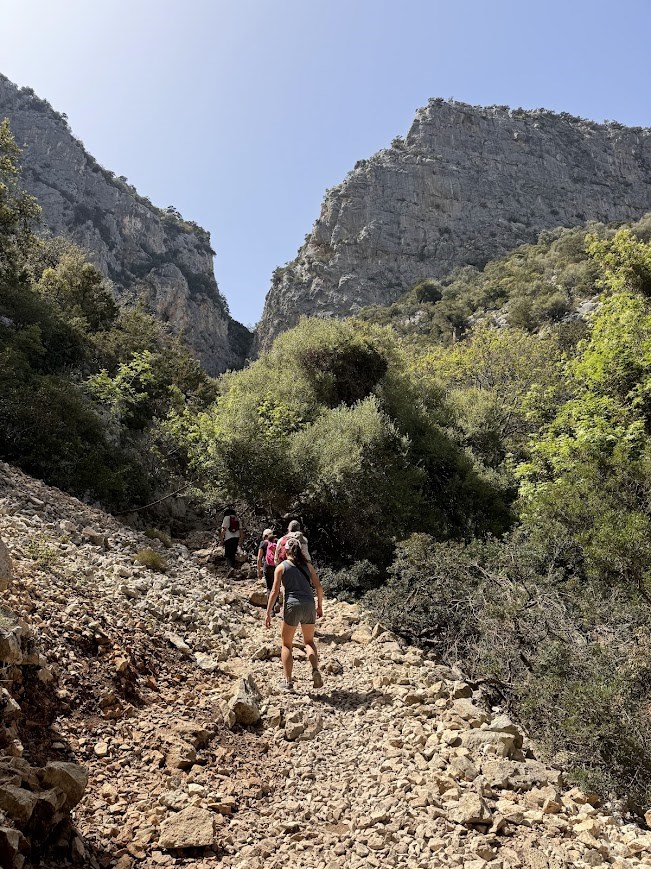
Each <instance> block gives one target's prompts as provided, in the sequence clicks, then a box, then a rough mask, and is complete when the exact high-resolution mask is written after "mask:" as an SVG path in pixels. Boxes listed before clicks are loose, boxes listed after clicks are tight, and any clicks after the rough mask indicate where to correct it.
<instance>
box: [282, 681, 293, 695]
mask: <svg viewBox="0 0 651 869" xmlns="http://www.w3.org/2000/svg"><path fill="white" fill-rule="evenodd" d="M278 687H279V688H280V690H281V691H284V692H285V693H286V694H293V693H294V683H293V682H288V681H287V679H281V680H280V682H279V684H278Z"/></svg>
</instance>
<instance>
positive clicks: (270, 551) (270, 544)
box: [264, 540, 277, 564]
mask: <svg viewBox="0 0 651 869" xmlns="http://www.w3.org/2000/svg"><path fill="white" fill-rule="evenodd" d="M276 545H277V544H276V541H275V540H268V541H267V551H266V552H265V555H264V560H265V563H266V564H275V563H276Z"/></svg>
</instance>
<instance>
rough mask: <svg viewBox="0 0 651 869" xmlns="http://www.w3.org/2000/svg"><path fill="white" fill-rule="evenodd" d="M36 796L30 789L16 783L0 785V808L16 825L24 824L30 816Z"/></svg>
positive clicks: (36, 799) (36, 800)
mask: <svg viewBox="0 0 651 869" xmlns="http://www.w3.org/2000/svg"><path fill="white" fill-rule="evenodd" d="M37 802H38V797H37V796H36V794H33V793H32V792H31V791H28V790H25V789H24V788H21V787H16V785H7V784H4V785H0V809H2V810H3V811H4V812H6V814H7V815H8V816H9V817H10V818H11V819H12V821H15V823H16V824H18V826H21V827H22V826H24V825H25V824H26V823H27V822H28V821H29V819H30V818H31V817H32V812H33V811H34V807H35V805H36V803H37Z"/></svg>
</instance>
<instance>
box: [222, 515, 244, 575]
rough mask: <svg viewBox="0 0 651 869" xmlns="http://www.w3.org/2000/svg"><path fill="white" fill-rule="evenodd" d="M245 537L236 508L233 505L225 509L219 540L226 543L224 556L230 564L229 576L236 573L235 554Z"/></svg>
mask: <svg viewBox="0 0 651 869" xmlns="http://www.w3.org/2000/svg"><path fill="white" fill-rule="evenodd" d="M243 538H244V529H243V528H242V523H241V522H240V520H239V517H238V515H237V513H236V512H235V510H233V508H232V507H228V509H226V510H224V518H223V519H222V524H221V528H220V529H219V542H220V543H223V544H224V557H225V558H226V561H227V562H228V564H229V565H230V568H231V569H230V570H229V571H228V574H227V575H228V576H229V577H231V576H234V575H235V564H236V560H235V556H236V555H237V547H238V546H239V545H240V543H241V542H242V540H243Z"/></svg>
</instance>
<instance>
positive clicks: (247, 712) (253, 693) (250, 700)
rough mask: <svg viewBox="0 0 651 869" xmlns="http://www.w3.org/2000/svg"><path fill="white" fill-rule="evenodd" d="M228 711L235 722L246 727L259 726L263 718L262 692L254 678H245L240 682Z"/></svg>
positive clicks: (229, 703) (230, 701)
mask: <svg viewBox="0 0 651 869" xmlns="http://www.w3.org/2000/svg"><path fill="white" fill-rule="evenodd" d="M228 709H229V711H230V712H231V713H232V714H233V716H234V719H235V722H236V723H237V724H241V725H243V726H245V727H248V726H250V725H251V724H257V722H258V721H259V720H260V718H261V717H262V715H261V712H260V692H259V691H258V687H257V685H256V684H255V681H254V680H253V677H252V676H244V677H242V678H241V679H239V680H238V682H237V685H236V686H235V691H234V693H233V696H232V697H231V699H230V700H229V702H228Z"/></svg>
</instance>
